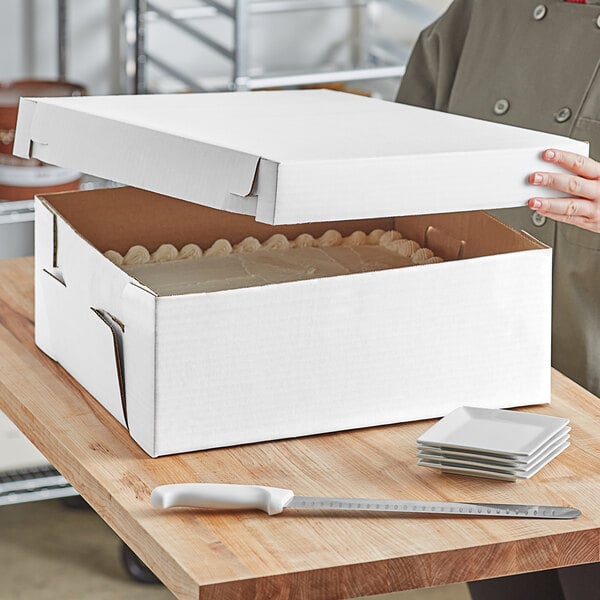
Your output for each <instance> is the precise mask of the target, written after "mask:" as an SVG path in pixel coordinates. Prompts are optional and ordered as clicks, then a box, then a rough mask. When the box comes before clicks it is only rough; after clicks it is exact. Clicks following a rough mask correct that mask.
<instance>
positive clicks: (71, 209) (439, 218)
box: [41, 188, 545, 266]
mask: <svg viewBox="0 0 600 600" xmlns="http://www.w3.org/2000/svg"><path fill="white" fill-rule="evenodd" d="M41 199H42V201H43V202H44V204H45V205H46V206H47V207H48V208H49V209H50V210H51V211H53V212H55V213H57V214H59V215H61V216H62V217H63V218H64V219H65V221H66V222H67V223H69V224H70V225H71V226H72V227H73V229H74V230H75V231H76V232H78V234H79V235H81V236H82V237H83V238H84V239H85V240H87V241H88V242H89V243H90V244H91V245H92V246H94V247H95V248H96V249H97V250H99V251H100V252H105V251H106V250H116V251H117V252H120V253H121V254H125V253H126V252H127V250H128V249H129V248H130V247H131V246H133V245H135V244H140V245H143V246H146V247H147V248H148V249H149V250H150V251H151V252H152V251H153V250H155V249H156V248H158V246H160V245H161V244H164V243H171V244H174V245H175V246H176V247H178V248H181V247H182V246H184V245H185V244H188V243H195V244H198V245H199V246H200V247H201V248H208V247H209V246H210V245H212V244H213V242H215V241H216V240H217V239H219V238H227V239H228V240H229V241H230V242H231V243H232V244H235V243H238V242H240V241H241V240H243V239H244V238H245V237H247V236H250V235H252V236H254V237H256V238H258V239H259V240H260V241H261V242H262V241H264V240H266V239H267V238H268V237H270V236H271V235H273V233H283V234H284V235H286V236H288V238H290V239H293V238H294V237H296V236H297V235H299V234H300V233H304V232H307V233H311V234H312V235H314V236H315V237H316V236H319V235H321V234H323V233H324V232H325V231H327V230H328V229H337V230H338V231H340V232H341V233H342V235H349V234H350V233H352V232H353V231H356V230H357V229H361V230H363V231H366V232H368V231H372V230H373V229H377V228H380V229H386V230H388V229H397V230H398V231H400V232H401V233H402V234H403V235H404V236H405V237H407V238H410V239H414V240H416V241H417V242H419V244H421V245H422V246H427V247H429V248H430V249H431V250H432V251H433V252H434V253H436V254H437V255H438V256H441V257H442V258H444V259H445V260H454V259H457V258H462V259H465V258H474V257H480V256H492V255H495V254H504V253H508V252H518V251H522V250H531V249H535V248H543V247H545V246H544V245H543V244H541V243H540V242H537V241H536V240H534V239H533V238H531V237H530V236H528V235H526V234H523V233H519V232H516V231H514V230H512V229H510V228H509V227H507V226H506V225H504V224H503V223H501V222H499V221H497V220H496V219H494V218H493V217H491V216H489V215H487V214H486V213H484V212H481V211H474V212H465V213H448V214H437V215H419V216H410V217H395V218H391V217H390V218H380V219H365V220H353V221H336V222H323V223H306V224H301V225H279V226H272V225H265V224H262V223H258V222H257V221H256V220H255V219H254V217H252V216H246V215H238V214H235V213H225V212H223V211H220V210H216V209H212V208H207V207H204V206H200V205H196V204H191V203H189V202H185V201H182V200H177V199H175V198H171V197H169V196H163V195H160V194H155V193H152V192H147V191H144V190H140V189H137V188H113V189H106V190H94V191H86V192H66V193H61V194H51V195H47V196H43V197H41ZM55 242H57V240H56V239H55ZM55 256H56V249H55ZM55 266H60V265H55Z"/></svg>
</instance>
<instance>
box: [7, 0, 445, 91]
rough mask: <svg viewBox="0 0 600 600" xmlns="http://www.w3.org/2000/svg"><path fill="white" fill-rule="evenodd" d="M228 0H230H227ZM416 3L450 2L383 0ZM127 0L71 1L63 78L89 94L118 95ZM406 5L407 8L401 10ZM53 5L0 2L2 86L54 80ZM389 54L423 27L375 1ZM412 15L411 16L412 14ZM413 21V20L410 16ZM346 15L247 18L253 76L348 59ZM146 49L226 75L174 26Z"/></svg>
mask: <svg viewBox="0 0 600 600" xmlns="http://www.w3.org/2000/svg"><path fill="white" fill-rule="evenodd" d="M157 1H158V3H160V4H161V5H163V6H168V7H173V6H186V5H187V6H189V5H191V4H192V5H193V4H194V2H195V0H157ZM230 1H231V0H230ZM387 1H388V2H389V3H394V2H396V3H398V4H402V3H406V2H414V3H415V4H416V5H417V9H418V8H419V7H426V8H429V9H431V11H430V13H429V14H431V15H436V14H439V13H440V12H441V11H442V10H443V9H444V8H445V7H446V5H447V4H448V2H449V0H387ZM126 4H127V2H126V0H69V1H68V2H67V12H68V33H69V36H68V64H67V74H68V78H69V79H70V80H73V81H77V82H80V83H83V84H84V85H86V86H87V87H88V89H89V91H90V93H92V94H106V93H119V92H121V91H123V90H124V87H123V86H122V85H121V82H120V79H122V74H123V58H122V56H121V53H120V50H119V41H120V37H121V32H120V26H119V25H120V21H121V15H122V12H123V10H124V9H125V6H126ZM405 7H406V5H405ZM56 12H57V11H56V0H0V27H1V29H2V36H1V37H0V80H2V81H6V80H11V79H15V78H21V77H35V78H54V77H56V76H57V74H58V66H57V65H58V59H57V55H58V50H57V18H56ZM371 14H373V15H375V16H376V17H377V19H378V21H377V22H378V23H380V24H381V30H380V31H376V32H375V33H376V34H379V33H383V35H384V37H385V38H386V40H387V41H388V42H389V44H390V45H391V47H392V48H394V47H396V46H398V47H400V46H402V45H403V46H404V47H405V48H407V49H408V48H410V46H411V44H412V43H413V42H414V39H415V38H416V35H417V33H418V31H419V29H420V28H421V27H422V26H423V25H424V24H425V23H424V22H423V15H420V16H419V11H418V10H417V11H415V10H412V11H409V16H408V17H407V16H406V15H403V11H402V10H390V9H389V8H386V7H385V5H384V0H375V2H374V4H373V9H372V13H371ZM411 14H412V15H413V16H410V15H411ZM415 15H416V17H415ZM194 24H195V25H196V26H198V27H199V28H202V29H204V30H205V31H207V32H210V34H211V35H213V36H214V37H216V38H217V39H219V40H221V41H222V43H223V44H225V45H227V46H230V45H231V38H232V32H231V26H230V24H229V23H228V22H227V21H226V20H225V19H222V18H218V19H204V20H202V21H197V22H194ZM352 27H353V22H352V13H351V11H349V10H343V9H335V10H328V11H307V12H294V13H287V14H276V15H257V16H255V17H253V20H252V29H251V35H252V39H253V44H252V51H251V54H250V63H251V66H252V67H253V69H254V71H255V72H256V73H257V74H259V73H260V72H263V71H266V72H272V71H285V70H290V69H314V68H316V67H318V66H319V65H322V64H323V63H327V64H328V65H329V66H331V67H335V66H339V65H344V64H345V63H347V62H348V61H349V59H350V53H351V46H350V45H349V43H348V40H349V38H350V37H351V35H352V31H353V29H352ZM147 41H148V48H149V49H150V50H152V51H153V52H154V53H156V54H158V55H160V56H161V57H162V58H163V59H164V60H166V61H170V62H171V63H172V64H174V65H176V66H177V67H178V68H180V69H181V70H184V71H185V72H186V73H189V74H190V76H192V77H209V78H210V77H224V76H227V75H228V73H229V72H230V67H229V65H228V63H227V61H225V60H224V59H222V58H221V57H220V56H218V55H216V54H215V53H214V52H212V51H210V50H206V49H203V48H202V47H201V46H200V45H198V44H197V43H196V42H194V41H192V40H191V39H190V38H189V37H187V36H185V35H182V34H181V33H179V32H177V31H176V30H175V29H174V28H173V26H172V25H169V24H168V23H164V22H162V23H161V22H157V21H153V22H150V23H148V27H147ZM148 79H149V81H150V83H151V84H152V85H153V86H154V87H157V88H163V89H164V88H167V87H168V86H169V85H170V83H171V82H170V80H169V78H168V77H165V75H164V73H163V72H161V71H160V70H158V69H153V68H152V69H149V70H148Z"/></svg>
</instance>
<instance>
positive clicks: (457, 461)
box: [417, 436, 569, 475]
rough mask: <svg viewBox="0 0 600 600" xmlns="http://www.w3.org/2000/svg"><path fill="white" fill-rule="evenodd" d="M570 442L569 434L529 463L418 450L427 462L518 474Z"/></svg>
mask: <svg viewBox="0 0 600 600" xmlns="http://www.w3.org/2000/svg"><path fill="white" fill-rule="evenodd" d="M568 443H569V436H565V437H564V438H561V439H560V441H559V442H558V443H557V444H552V446H551V447H550V448H547V449H546V451H545V452H542V453H541V454H539V455H537V458H536V459H535V460H532V461H530V462H529V463H527V464H508V463H500V462H493V461H489V460H477V459H473V458H462V457H459V456H440V455H435V454H426V453H425V452H418V453H417V457H418V458H419V459H420V460H425V461H427V462H439V463H443V464H447V465H452V466H455V467H463V466H464V467H468V468H476V469H493V470H494V471H503V472H505V473H512V474H513V475H517V474H518V473H528V472H529V471H531V470H532V469H534V468H535V467H537V466H538V465H539V464H540V463H541V462H544V461H545V462H547V461H548V460H551V459H552V458H554V456H556V454H555V453H556V452H557V451H562V450H564V449H565V448H566V446H565V444H568Z"/></svg>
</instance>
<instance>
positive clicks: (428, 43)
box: [397, 0, 600, 395]
mask: <svg viewBox="0 0 600 600" xmlns="http://www.w3.org/2000/svg"><path fill="white" fill-rule="evenodd" d="M596 1H600V0H596ZM599 67H600V5H598V4H596V5H594V4H574V3H567V2H564V1H563V0H541V1H540V0H456V1H455V2H454V3H453V4H452V5H451V6H450V7H449V9H448V10H447V12H446V13H445V14H444V15H442V17H440V18H439V19H438V20H437V21H436V22H434V23H433V24H432V25H430V26H429V27H428V28H427V29H425V30H424V31H423V32H422V33H421V35H420V37H419V39H418V41H417V43H416V46H415V48H414V50H413V53H412V56H411V58H410V61H409V63H408V66H407V70H406V75H405V76H404V78H403V81H402V83H401V86H400V90H399V92H398V97H397V101H398V102H404V103H407V104H413V105H417V106H424V107H428V108H435V109H438V110H443V111H447V112H451V113H456V114H461V115H466V116H470V117H476V118H480V119H486V120H488V121H496V122H498V123H507V124H510V125H517V126H521V127H527V128H530V129H537V130H540V131H545V132H549V133H555V134H559V135H564V136H568V137H572V138H575V139H579V140H585V141H589V142H590V153H591V156H592V157H594V158H596V159H597V160H598V159H600V74H599ZM547 170H552V165H550V164H549V165H548V169H547ZM535 195H536V188H534V187H533V186H532V188H531V196H535ZM565 195H566V194H563V193H561V192H556V197H560V196H565ZM492 212H493V214H495V215H496V216H498V217H499V218H500V219H502V220H503V221H505V222H507V223H508V224H509V225H510V226H511V227H513V228H515V229H524V230H525V231H528V232H529V233H531V234H532V235H533V236H534V237H536V238H538V239H540V240H542V241H543V242H545V243H547V244H549V245H551V246H553V247H554V267H553V276H554V284H553V316H552V362H553V365H554V366H555V367H556V368H557V369H558V370H560V371H562V372H563V373H565V374H566V375H567V376H569V377H571V378H572V379H574V380H575V381H577V382H578V383H580V384H581V385H583V386H585V387H586V388H588V389H589V390H591V391H592V392H594V393H595V394H596V395H600V234H596V233H591V232H588V231H584V230H582V229H579V228H577V227H574V226H572V225H566V224H562V223H558V224H557V223H556V222H554V221H551V220H546V219H544V218H543V217H542V216H541V215H538V214H537V213H535V212H533V211H531V210H530V209H529V208H527V207H523V208H516V209H508V210H499V211H492Z"/></svg>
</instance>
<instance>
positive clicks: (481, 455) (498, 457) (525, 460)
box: [417, 425, 571, 467]
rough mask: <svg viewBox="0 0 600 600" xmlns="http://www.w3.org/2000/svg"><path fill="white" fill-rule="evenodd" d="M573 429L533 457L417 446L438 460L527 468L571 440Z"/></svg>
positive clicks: (547, 444)
mask: <svg viewBox="0 0 600 600" xmlns="http://www.w3.org/2000/svg"><path fill="white" fill-rule="evenodd" d="M570 431H571V428H570V427H569V426H568V425H567V426H566V427H563V428H562V429H561V430H560V431H559V432H558V433H556V434H555V435H553V436H552V437H551V438H550V439H549V440H548V441H547V442H546V443H545V444H544V445H543V446H542V447H541V448H539V449H538V450H536V451H535V452H534V453H533V454H532V455H531V456H526V457H525V456H519V455H516V454H491V453H488V452H476V451H475V450H454V449H453V448H448V447H447V446H428V445H427V444H417V452H418V453H425V454H428V455H432V456H436V457H438V458H447V459H448V460H456V459H460V460H476V461H479V462H490V463H503V464H507V465H511V466H515V467H517V466H525V467H526V466H527V465H531V464H532V463H533V462H534V461H537V460H538V459H539V458H540V456H542V455H543V454H546V453H547V452H549V451H550V450H553V449H555V448H557V447H558V446H560V445H561V444H562V443H563V442H565V441H566V440H567V439H569V432H570Z"/></svg>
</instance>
